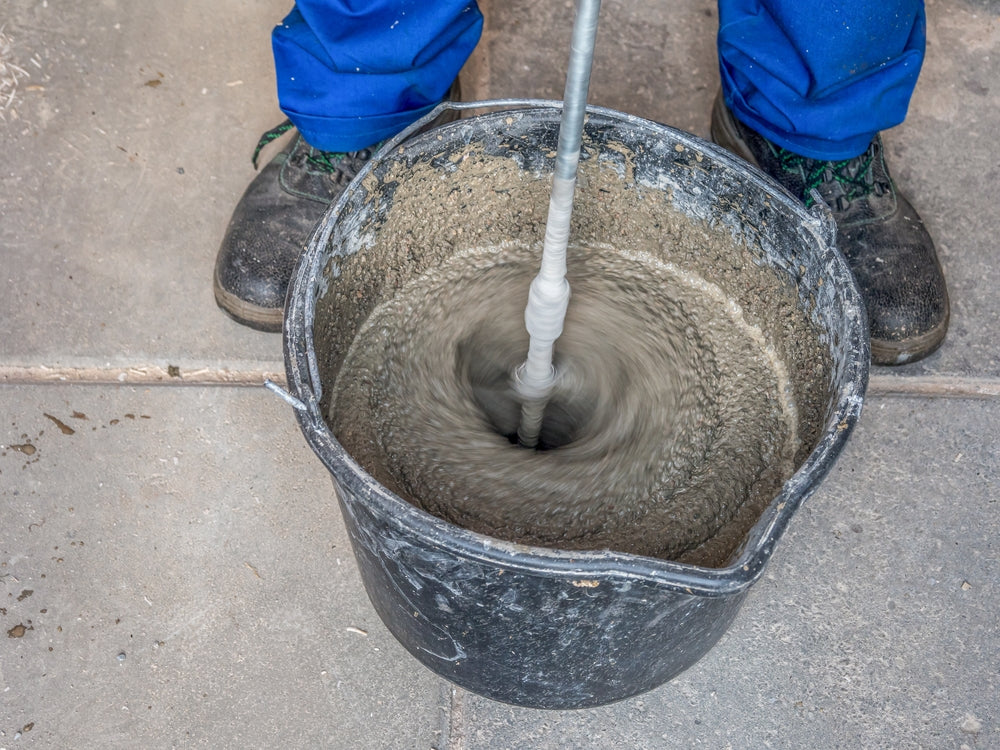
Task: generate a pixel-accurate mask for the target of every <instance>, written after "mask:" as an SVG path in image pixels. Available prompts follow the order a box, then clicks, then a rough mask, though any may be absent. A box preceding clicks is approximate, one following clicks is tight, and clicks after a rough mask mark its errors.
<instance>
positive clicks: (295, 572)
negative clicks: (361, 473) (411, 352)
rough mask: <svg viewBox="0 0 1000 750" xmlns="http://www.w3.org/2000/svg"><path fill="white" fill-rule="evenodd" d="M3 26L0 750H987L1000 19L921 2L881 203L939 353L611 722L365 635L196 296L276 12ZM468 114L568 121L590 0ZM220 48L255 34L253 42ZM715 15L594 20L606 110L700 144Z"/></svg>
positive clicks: (505, 64)
mask: <svg viewBox="0 0 1000 750" xmlns="http://www.w3.org/2000/svg"><path fill="white" fill-rule="evenodd" d="M57 5H60V4H58V3H55V2H39V0H30V1H29V0H7V2H6V3H5V4H4V6H3V15H2V16H0V27H3V30H4V33H5V34H6V35H7V36H9V37H10V39H11V40H12V45H11V47H10V49H9V51H8V52H7V53H6V57H5V58H4V60H5V61H6V62H10V63H14V64H16V65H18V66H19V67H20V68H21V69H23V71H24V72H25V73H27V74H30V77H26V76H19V78H20V80H19V83H18V88H17V90H16V91H15V92H14V93H15V96H14V98H13V100H12V101H11V102H10V103H9V104H8V105H7V106H6V108H4V109H2V110H0V113H2V114H3V116H4V119H3V120H2V121H0V139H2V141H0V142H2V145H3V149H2V154H3V157H2V162H0V181H2V183H0V184H2V188H0V216H2V217H3V218H2V221H0V247H2V248H3V253H4V264H3V274H2V281H3V290H4V291H3V294H2V295H0V318H2V320H3V321H4V335H3V336H2V337H0V412H2V414H3V417H4V418H3V421H2V425H0V446H2V447H0V580H2V583H3V589H2V590H0V598H2V599H3V601H2V602H0V624H2V630H3V631H5V632H6V633H7V637H6V638H3V637H2V635H0V644H2V646H0V748H8V749H11V750H13V749H14V748H31V747H34V748H174V747H177V748H187V747H205V748H247V747H259V748H270V747H276V746H283V747H304V748H313V747H317V748H318V747H324V748H420V749H422V750H427V749H428V748H438V749H439V750H445V749H446V748H447V749H450V750H473V749H476V748H484V749H485V748H584V747H595V748H609V747H623V748H624V747H628V748H675V747H676V748H686V747H706V748H727V747H728V748H762V747H771V748H802V747H816V748H840V747H843V748H848V747H849V748H858V747H861V748H883V747H884V748H975V749H979V748H994V747H1000V701H998V696H1000V676H998V670H997V664H998V663H1000V633H998V625H997V623H998V620H1000V592H998V584H1000V552H998V547H997V539H998V533H1000V521H998V506H997V497H998V494H1000V493H998V485H1000V481H998V472H1000V457H998V456H1000V436H998V435H1000V334H998V333H997V331H998V330H1000V296H998V295H997V294H996V289H997V288H998V286H1000V264H997V263H996V262H995V258H996V248H995V237H996V232H995V230H996V224H997V222H996V215H997V213H996V209H995V196H994V192H995V185H996V183H997V181H998V178H1000V158H998V152H997V149H996V146H995V140H994V139H995V133H994V129H995V126H996V123H997V122H1000V107H998V101H1000V90H998V89H997V83H996V82H997V81H998V80H1000V6H998V5H997V3H996V2H995V1H994V0H949V1H948V2H944V1H942V0H935V1H934V2H928V15H929V29H928V37H929V41H928V53H927V61H926V65H925V69H924V73H923V75H922V78H921V80H920V83H919V85H918V87H917V91H916V93H915V96H914V99H913V103H912V106H911V114H910V117H909V119H908V120H907V122H906V123H905V124H904V125H903V126H901V127H899V128H896V129H894V130H893V131H890V132H888V133H886V136H885V140H886V143H887V146H888V149H889V153H890V158H891V160H892V165H893V168H894V174H895V176H896V178H897V181H898V182H899V184H900V186H901V187H902V189H903V190H904V191H905V192H907V193H908V194H909V195H910V196H911V197H912V199H913V202H914V203H915V204H916V206H917V207H918V209H919V210H920V211H921V212H922V214H923V216H924V218H925V220H926V221H927V224H928V226H929V227H930V230H931V232H932V234H933V235H934V236H935V238H936V239H937V242H938V247H939V250H940V254H941V256H942V261H943V263H944V265H945V269H946V273H947V275H948V279H949V283H950V289H951V292H952V300H953V321H952V327H951V331H950V333H949V337H948V340H947V341H946V343H945V345H944V346H943V347H942V349H941V350H940V351H939V352H938V353H936V354H935V355H933V356H932V357H930V358H929V359H927V360H925V361H924V362H921V363H918V364H915V365H911V366H908V367H905V368H900V369H896V370H891V371H890V370H884V369H876V370H875V371H874V373H873V378H872V384H871V388H870V391H869V397H868V401H867V405H866V409H865V413H864V415H863V417H862V420H861V423H860V425H859V427H858V429H857V431H856V433H855V435H854V437H853V438H852V440H851V442H850V443H849V445H848V448H847V450H846V452H845V454H844V455H843V456H842V458H841V459H840V461H839V463H838V464H837V466H836V467H835V469H834V470H833V471H832V472H831V474H830V475H829V476H828V478H827V479H826V480H825V482H824V483H823V485H822V486H821V488H820V489H819V490H818V491H817V492H816V494H815V495H814V496H813V497H812V498H811V499H810V500H809V502H808V503H807V504H806V505H805V506H804V507H803V509H802V510H801V511H800V512H799V513H798V514H797V516H796V518H795V520H794V521H793V524H792V526H791V528H790V530H789V532H788V534H787V535H786V537H785V538H784V540H783V541H782V543H781V545H780V546H779V549H778V550H777V552H776V554H775V557H774V559H773V561H772V563H771V565H770V566H769V568H768V569H767V571H766V573H765V576H764V577H763V579H762V580H761V581H760V582H759V583H758V584H757V585H755V586H754V587H753V589H752V590H751V592H750V595H749V597H748V599H747V601H746V604H745V605H744V608H743V610H742V611H741V613H740V615H739V616H738V618H737V620H736V622H735V624H734V625H733V627H732V628H731V629H730V630H729V632H728V633H727V634H726V635H725V636H724V637H723V639H722V641H721V642H720V643H719V644H718V645H717V646H716V647H715V648H714V649H713V650H712V651H711V652H709V654H708V655H707V656H706V657H705V658H704V659H703V660H702V661H701V662H699V663H698V664H696V665H695V666H694V667H693V668H691V669H690V670H689V671H688V672H686V673H684V674H683V675H681V676H680V677H679V678H677V679H675V680H674V681H672V682H670V683H668V684H667V685H664V686H662V687H661V688H658V689H657V690H654V691H652V692H650V693H647V694H645V695H643V696H640V697H638V698H634V699H631V700H628V701H624V702H621V703H618V704H615V705H612V706H608V707H605V708H601V709H594V710H587V711H575V712H573V711H568V712H545V711H535V710H529V709H519V708H513V707H510V706H506V705H500V704H497V703H493V702H491V701H488V700H485V699H482V698H479V697H477V696H474V695H471V694H469V693H466V692H464V691H462V690H457V689H453V688H452V687H451V686H450V685H448V684H447V683H445V682H444V681H443V680H441V679H439V678H438V677H436V676H435V675H434V674H432V673H431V672H429V671H427V670H426V669H425V668H424V667H422V666H421V665H419V664H418V663H417V662H416V661H415V660H414V659H413V658H412V657H410V656H409V655H408V654H407V653H406V652H405V651H404V650H403V649H402V647H401V646H399V645H398V644H397V643H396V642H395V640H394V639H393V638H392V637H391V636H390V635H389V634H388V632H387V631H386V629H385V628H384V627H383V625H382V624H381V622H380V621H379V620H378V617H377V616H376V615H375V613H374V611H373V610H372V608H371V606H370V604H369V603H368V600H367V598H366V595H365V593H364V590H363V587H362V585H361V582H360V579H359V576H358V571H357V568H356V567H355V564H354V560H353V557H352V555H351V551H350V548H349V543H348V540H347V537H346V532H345V531H344V528H343V525H342V522H341V519H340V516H339V511H338V510H337V506H336V504H335V501H334V497H333V491H332V486H331V483H330V481H329V478H328V475H327V473H326V471H325V469H323V467H322V466H321V464H320V463H319V461H318V460H317V459H316V458H315V457H314V456H313V454H312V453H311V451H310V450H309V448H308V447H307V446H306V444H305V442H304V440H303V439H302V437H301V435H300V433H299V430H298V427H297V425H296V423H295V420H294V418H293V416H292V414H291V412H290V410H289V408H288V407H287V406H285V405H284V404H283V403H282V402H280V401H278V400H277V399H276V398H275V397H274V396H273V395H271V394H269V393H267V392H266V391H264V390H263V389H262V388H260V387H259V384H260V383H261V382H262V380H263V379H264V378H265V377H267V376H268V375H274V374H275V373H280V372H281V371H282V369H283V365H282V359H281V356H282V355H281V346H280V339H279V337H277V336H273V335H266V334H260V333H256V332H253V331H249V330H246V329H243V328H241V327H239V326H237V325H235V324H234V323H232V322H231V321H230V320H229V319H228V318H226V317H225V316H224V315H222V314H221V313H220V312H219V311H218V310H217V309H216V307H215V304H214V301H213V299H212V292H211V273H212V266H213V263H214V258H215V252H216V249H217V247H218V243H219V240H220V239H221V236H222V233H223V231H224V229H225V226H226V223H227V221H228V219H229V214H230V212H231V211H232V208H233V206H234V204H235V202H236V200H237V199H238V197H239V195H240V193H241V192H242V190H243V188H244V187H245V186H246V184H247V182H248V181H249V180H250V179H251V178H252V177H253V174H254V173H253V170H252V167H251V165H250V158H249V157H250V153H251V151H252V149H253V146H254V145H255V143H256V139H257V137H258V135H259V134H260V133H262V132H263V131H264V130H266V129H268V128H269V127H271V126H273V125H275V124H277V123H278V122H280V121H281V119H282V115H281V114H280V112H279V111H278V109H277V106H276V103H275V100H274V93H273V91H274V80H273V71H272V69H271V62H270V52H269V44H268V33H269V30H270V27H271V26H272V25H273V23H275V22H276V21H277V20H279V19H280V18H281V16H282V15H283V14H284V13H285V12H286V11H287V7H288V4H287V3H277V2H271V1H270V0H268V1H267V2H261V3H250V4H248V3H242V2H237V0H217V2H214V3H185V2H180V0H167V2H163V3H126V2H120V1H119V0H104V1H103V2H101V3H89V4H85V5H77V6H74V5H72V4H70V5H66V6H64V7H56V6H57ZM484 9H485V10H486V12H487V18H488V23H487V28H486V31H485V34H484V38H483V41H482V43H481V45H480V47H479V48H478V50H477V51H476V53H475V55H474V57H473V58H472V59H471V60H470V62H469V64H468V66H467V68H466V70H465V71H464V73H463V83H464V88H465V92H466V97H467V98H485V97H487V96H508V95H512V96H541V97H553V98H558V97H559V96H560V94H561V89H562V77H563V75H564V73H563V71H564V66H565V57H566V40H567V39H568V34H569V24H570V22H571V17H572V8H571V5H570V4H569V3H565V4H564V3H537V2H529V1H528V0H508V2H504V3H499V2H492V1H491V2H489V3H484ZM234 21H235V23H234ZM716 24H717V16H716V12H715V8H714V4H713V3H712V2H710V1H709V0H683V2H677V3H671V4H670V8H669V12H668V10H667V9H666V6H665V5H664V4H663V3H660V2H653V0H633V1H631V2H625V0H606V2H605V7H604V10H603V21H602V27H601V33H600V36H599V40H598V45H599V52H598V60H597V65H596V68H595V73H594V79H593V86H592V95H591V100H592V101H593V102H595V103H598V104H603V105H607V106H611V107H614V108H616V109H620V110H624V111H627V112H631V113H633V114H638V115H642V116H646V117H650V118H652V119H657V120H661V121H665V122H668V123H670V124H673V125H676V126H678V127H681V128H684V129H687V130H690V131H692V132H694V133H696V134H699V135H703V136H704V135H706V134H707V130H708V112H709V105H710V102H711V99H712V96H713V95H714V92H715V89H716V87H717V72H716V69H715V57H714V43H713V35H714V32H715V28H716Z"/></svg>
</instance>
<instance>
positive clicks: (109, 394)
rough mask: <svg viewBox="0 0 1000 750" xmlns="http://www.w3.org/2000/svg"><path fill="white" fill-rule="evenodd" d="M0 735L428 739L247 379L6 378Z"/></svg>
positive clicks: (302, 460) (177, 741)
mask: <svg viewBox="0 0 1000 750" xmlns="http://www.w3.org/2000/svg"><path fill="white" fill-rule="evenodd" d="M0 413H2V414H3V415H4V419H3V423H2V425H0V445H2V447H0V631H2V632H0V747H5V748H10V749H11V750H13V749H14V748H174V747H177V748H198V747H202V748H273V747H317V748H318V747H324V748H389V747H393V748H417V749H419V750H430V748H437V747H441V744H440V743H441V741H442V736H443V734H442V733H443V731H444V729H445V728H446V723H445V722H446V721H447V718H448V717H447V713H446V711H445V709H446V708H447V706H448V705H449V696H448V695H447V691H446V690H445V688H444V682H443V681H442V680H440V679H439V678H437V677H436V676H434V675H433V674H432V673H431V672H429V671H428V670H426V669H425V668H424V667H422V666H421V665H420V664H419V663H418V662H417V661H416V660H415V659H413V658H411V657H410V656H409V655H408V654H407V653H406V652H405V651H404V650H403V648H402V647H401V646H399V645H398V644H397V642H396V641H395V640H394V639H393V638H392V636H391V635H390V634H389V633H388V631H387V630H386V629H385V628H384V627H383V626H382V624H381V622H380V621H379V619H378V616H377V615H376V614H375V612H374V610H373V609H372V608H371V606H370V604H369V602H368V599H367V596H366V594H365V593H364V588H363V586H362V584H361V581H360V578H359V575H358V571H357V569H356V567H355V564H354V559H353V556H352V553H351V549H350V543H349V541H348V539H347V535H346V531H345V530H344V527H343V524H342V522H341V519H340V514H339V510H338V508H337V506H336V502H335V499H334V494H333V485H332V483H331V481H330V478H329V475H328V474H327V473H326V470H325V469H324V468H323V467H322V465H321V464H320V462H319V460H318V459H316V458H315V457H314V456H313V454H312V452H311V451H310V450H309V448H308V447H307V446H306V444H305V441H304V440H303V439H302V437H301V434H300V432H299V429H298V426H297V424H296V422H295V419H294V417H293V416H292V414H291V410H290V409H289V408H288V407H287V406H286V405H285V404H284V403H282V402H280V401H278V399H276V398H275V397H274V396H273V395H272V394H270V393H267V392H266V391H264V390H263V389H252V390H251V389H246V388H242V389H239V388H219V387H216V388H186V387H181V388H164V387H159V388H152V389H137V388H131V387H121V388H117V387H88V386H65V387H64V386H41V387H35V388H23V387H6V388H2V389H0Z"/></svg>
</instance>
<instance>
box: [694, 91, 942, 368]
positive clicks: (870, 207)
mask: <svg viewBox="0 0 1000 750" xmlns="http://www.w3.org/2000/svg"><path fill="white" fill-rule="evenodd" d="M712 140H713V141H715V142H716V143H717V144H719V145H720V146H722V147H723V148H726V149H728V150H729V151H731V152H733V153H734V154H736V155H737V156H740V157H742V158H743V159H745V160H746V161H748V162H750V163H751V164H754V165H756V166H758V167H760V169H761V170H763V171H764V172H766V173H767V174H769V175H770V176H771V177H773V178H774V179H775V180H777V181H778V182H779V183H781V184H782V185H783V186H784V187H785V188H786V189H788V190H789V191H790V192H791V193H792V194H793V195H795V196H796V197H797V198H798V199H799V200H801V201H803V202H804V203H805V205H806V206H807V207H808V206H809V205H810V204H811V203H812V201H813V199H812V196H811V195H810V191H811V190H813V189H814V188H815V189H816V190H817V191H818V192H819V194H820V196H822V198H823V200H824V202H826V204H827V205H829V207H830V209H831V210H832V211H833V216H834V219H835V220H836V222H837V246H838V247H839V249H840V251H841V252H842V253H843V254H844V257H845V258H846V259H847V263H848V265H849V266H850V268H851V272H852V273H853V274H854V279H855V281H857V283H858V287H859V289H860V291H861V297H862V299H864V301H865V307H866V308H867V310H868V321H869V324H870V328H871V347H872V362H874V363H875V364H878V365H901V364H905V363H907V362H914V361H916V360H918V359H921V358H922V357H926V356H927V355H928V354H930V353H931V352H933V351H934V350H935V349H937V348H938V347H939V346H940V345H941V342H942V341H943V340H944V335H945V332H946V331H947V330H948V319H949V315H950V312H949V305H948V290H947V287H946V286H945V280H944V273H943V271H942V270H941V264H940V263H939V262H938V258H937V254H936V253H935V251H934V241H933V240H932V239H931V237H930V235H929V234H928V233H927V230H926V228H925V227H924V223H923V221H922V220H921V219H920V216H919V215H918V214H917V212H916V210H915V209H914V208H913V206H911V205H910V202H909V201H908V200H907V199H906V198H905V197H904V196H902V195H901V194H900V193H899V191H898V190H897V189H896V185H895V183H894V182H893V180H892V177H891V176H890V175H889V170H888V167H887V166H886V163H885V154H884V151H883V149H882V138H881V137H880V136H879V135H876V136H875V138H873V139H872V142H871V143H870V144H869V145H868V149H867V150H866V151H865V152H864V153H863V154H861V155H860V156H856V157H855V158H853V159H845V160H841V161H821V160H818V159H809V158H807V157H804V156H799V155H797V154H794V153H792V152H791V151H788V150H786V149H784V148H781V147H780V146H777V145H776V144H774V143H772V142H771V141H769V140H767V139H766V138H764V137H763V136H762V135H760V134H759V133H757V132H756V131H754V130H752V129H750V128H749V127H747V126H746V125H744V124H743V123H741V122H740V121H739V120H737V119H736V118H735V117H734V116H733V114H732V112H730V110H729V108H728V107H727V106H726V104H725V102H724V101H723V99H722V95H721V94H720V95H719V96H717V97H716V100H715V105H714V106H713V108H712Z"/></svg>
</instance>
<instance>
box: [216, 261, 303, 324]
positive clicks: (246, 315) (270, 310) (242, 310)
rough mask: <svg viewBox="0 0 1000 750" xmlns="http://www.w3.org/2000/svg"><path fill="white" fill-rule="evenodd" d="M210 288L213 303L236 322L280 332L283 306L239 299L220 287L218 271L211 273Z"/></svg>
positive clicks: (283, 315)
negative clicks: (270, 305) (212, 291)
mask: <svg viewBox="0 0 1000 750" xmlns="http://www.w3.org/2000/svg"><path fill="white" fill-rule="evenodd" d="M212 288H213V290H214V292H215V303H216V304H217V305H218V306H219V307H220V308H221V309H222V311H223V312H224V313H226V315H228V316H229V317H230V318H232V319H233V320H235V321H236V322H237V323H239V324H241V325H245V326H247V327H248V328H253V329H254V330H256V331H263V332H265V333H281V326H282V323H283V322H284V318H285V310H284V308H281V307H277V308H276V307H261V306H259V305H253V304H251V303H249V302H247V301H246V300H243V299H240V298H239V297H237V296H236V295H235V294H233V293H232V292H227V291H226V290H225V289H223V288H222V286H221V284H220V283H219V276H218V273H215V274H213V283H212Z"/></svg>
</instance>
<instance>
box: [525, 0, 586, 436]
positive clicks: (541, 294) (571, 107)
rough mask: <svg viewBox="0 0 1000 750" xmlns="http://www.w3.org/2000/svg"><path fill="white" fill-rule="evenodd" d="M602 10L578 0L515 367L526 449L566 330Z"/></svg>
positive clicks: (537, 428) (547, 393) (537, 426)
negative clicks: (522, 351) (576, 200)
mask: <svg viewBox="0 0 1000 750" xmlns="http://www.w3.org/2000/svg"><path fill="white" fill-rule="evenodd" d="M600 9H601V0H577V9H576V20H575V21H574V23H573V40H572V44H571V47H570V58H569V68H568V70H567V73H566V89H565V93H564V95H563V111H562V120H561V122H560V125H559V143H558V146H557V148H556V166H555V176H554V178H553V181H552V195H551V197H550V199H549V214H548V219H547V221H546V224H545V242H544V245H543V247H542V265H541V269H540V270H539V272H538V275H537V276H536V277H535V278H534V279H533V280H532V282H531V286H530V288H529V291H528V305H527V307H526V308H525V310H524V324H525V327H526V328H527V329H528V334H529V336H530V341H529V344H528V356H527V359H526V360H525V361H524V363H523V364H521V365H520V366H519V367H518V368H517V369H516V370H515V372H514V389H515V392H516V393H517V394H518V396H519V397H520V399H521V423H520V426H519V427H518V430H517V439H518V442H519V443H520V444H521V445H522V446H524V447H526V448H534V447H536V446H537V445H538V436H539V433H540V432H541V427H542V417H543V415H544V413H545V406H546V404H547V403H548V401H549V397H550V396H551V395H552V391H553V389H554V387H555V383H556V371H555V367H553V364H552V351H553V347H554V344H555V341H556V339H557V338H559V336H560V334H562V329H563V321H564V320H565V318H566V308H567V306H568V305H569V294H570V290H569V283H568V282H567V281H566V245H567V242H568V241H569V222H570V217H571V215H572V213H573V192H574V189H575V188H576V172H577V165H578V163H579V161H580V144H581V142H582V140H583V119H584V115H585V114H586V108H587V91H588V89H589V88H590V70H591V67H592V64H593V60H594V41H595V38H596V36H597V19H598V15H599V14H600Z"/></svg>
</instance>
